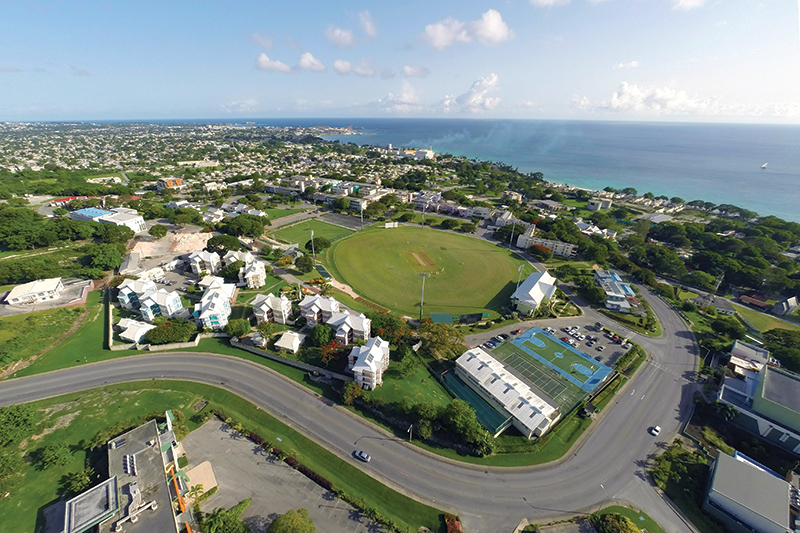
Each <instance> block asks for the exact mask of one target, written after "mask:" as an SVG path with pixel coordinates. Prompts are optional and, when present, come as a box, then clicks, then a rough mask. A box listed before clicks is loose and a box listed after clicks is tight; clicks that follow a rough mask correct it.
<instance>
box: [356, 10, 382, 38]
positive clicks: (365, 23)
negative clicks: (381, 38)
mask: <svg viewBox="0 0 800 533" xmlns="http://www.w3.org/2000/svg"><path fill="white" fill-rule="evenodd" d="M358 22H359V24H361V29H362V30H363V31H364V33H366V34H367V35H368V36H369V37H376V36H377V35H378V27H377V26H375V23H374V22H373V21H372V15H370V14H369V11H362V12H361V13H359V14H358Z"/></svg>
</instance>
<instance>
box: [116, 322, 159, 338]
mask: <svg viewBox="0 0 800 533" xmlns="http://www.w3.org/2000/svg"><path fill="white" fill-rule="evenodd" d="M120 323H122V321H121V320H120ZM155 327H156V326H155V325H154V324H146V323H144V322H137V321H135V320H130V321H129V322H128V323H127V327H126V328H125V330H124V331H122V332H121V333H120V334H119V338H120V339H122V340H124V341H128V342H139V341H140V340H141V338H142V336H143V335H144V334H145V333H147V332H148V331H150V330H151V329H153V328H155Z"/></svg>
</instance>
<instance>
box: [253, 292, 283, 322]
mask: <svg viewBox="0 0 800 533" xmlns="http://www.w3.org/2000/svg"><path fill="white" fill-rule="evenodd" d="M253 313H254V314H255V315H256V320H257V321H258V322H259V323H260V322H264V321H265V320H266V321H267V322H275V323H276V324H286V323H287V322H288V321H289V317H290V316H291V315H292V303H291V302H290V301H289V299H288V298H287V297H286V296H284V295H283V294H281V295H280V297H278V296H274V295H273V294H272V293H270V294H259V295H257V296H256V297H255V299H254V300H253Z"/></svg>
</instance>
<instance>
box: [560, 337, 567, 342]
mask: <svg viewBox="0 0 800 533" xmlns="http://www.w3.org/2000/svg"><path fill="white" fill-rule="evenodd" d="M561 340H562V341H564V342H569V337H561Z"/></svg>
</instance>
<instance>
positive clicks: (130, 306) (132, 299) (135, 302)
mask: <svg viewBox="0 0 800 533" xmlns="http://www.w3.org/2000/svg"><path fill="white" fill-rule="evenodd" d="M157 290H158V288H157V287H156V284H155V282H153V281H150V280H141V279H126V280H124V281H123V282H122V283H121V284H120V285H119V287H118V288H117V301H118V302H119V304H120V305H121V306H122V307H123V308H124V309H127V310H129V311H135V310H137V309H139V306H140V305H141V302H140V299H141V298H142V296H143V295H144V294H148V293H151V292H155V291H157Z"/></svg>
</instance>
